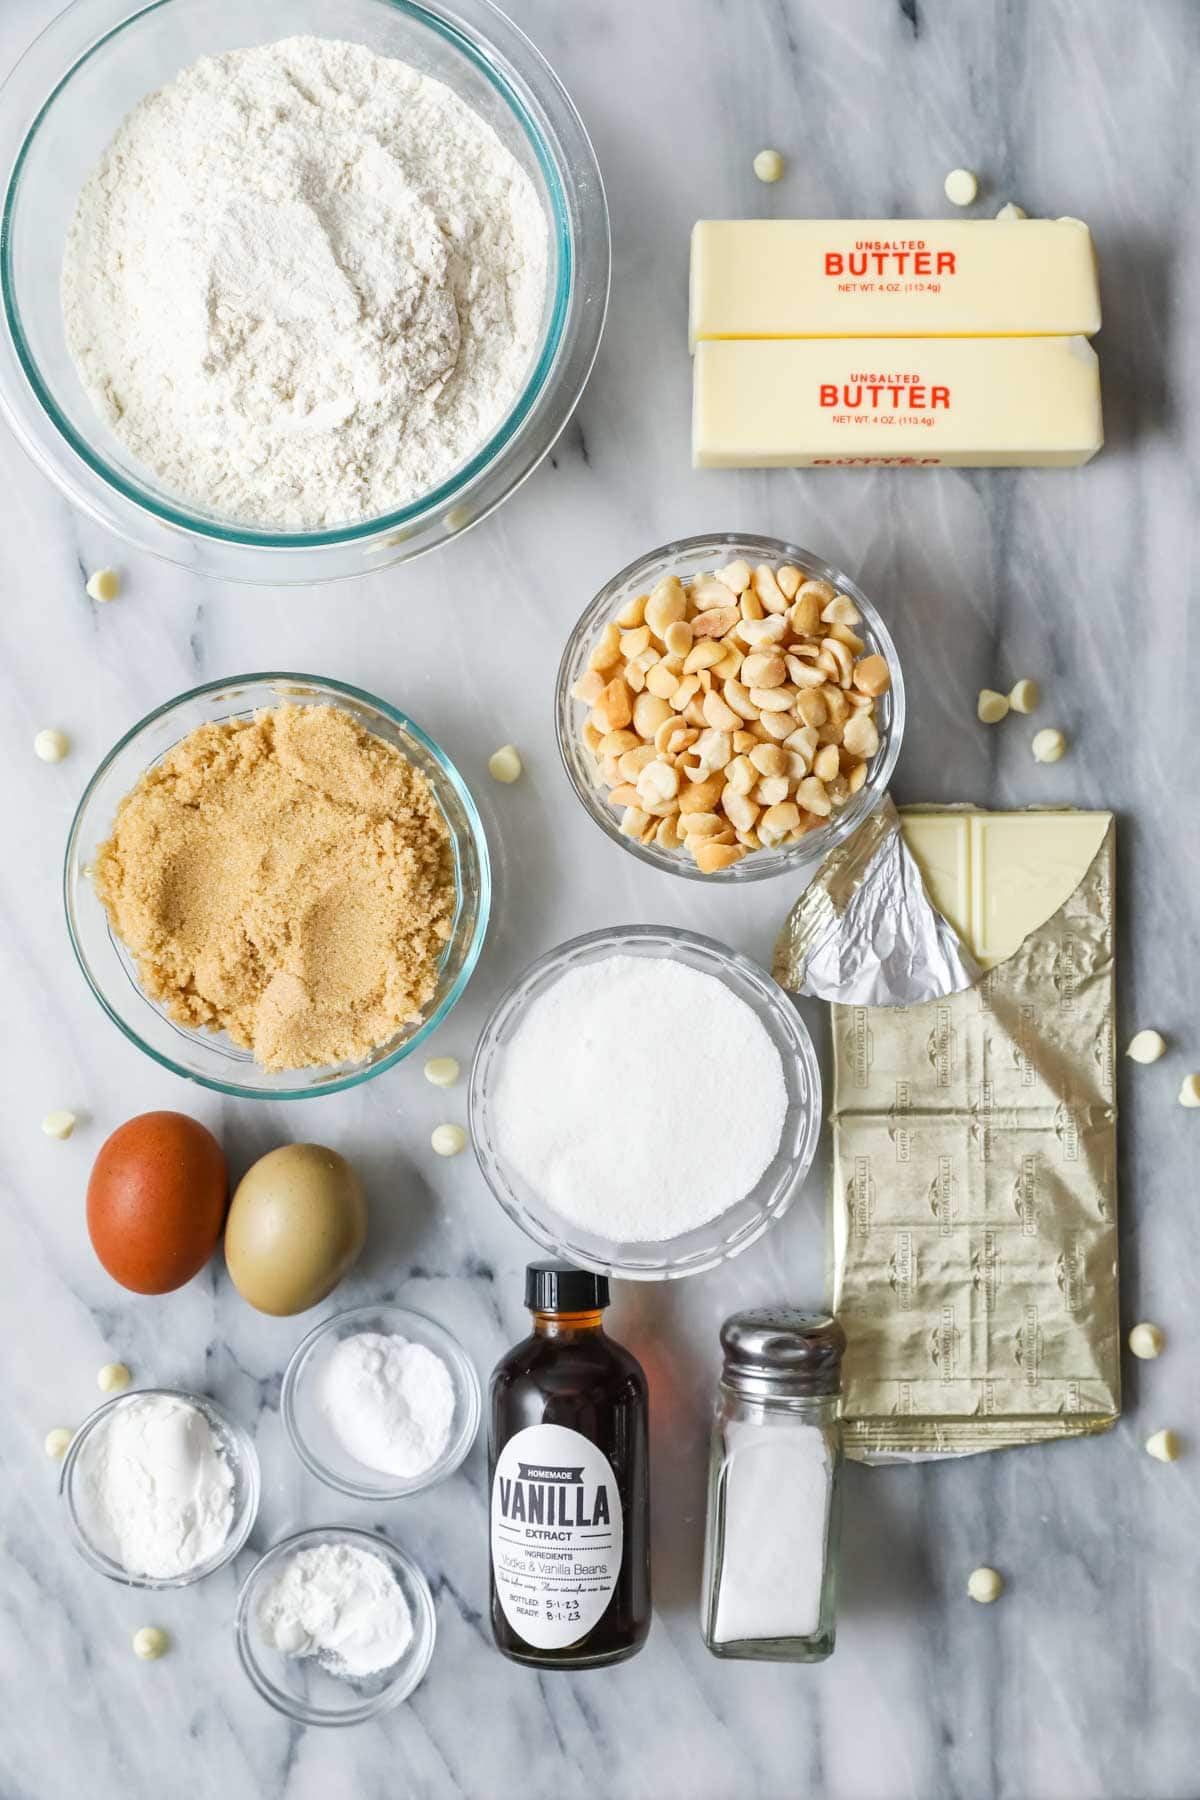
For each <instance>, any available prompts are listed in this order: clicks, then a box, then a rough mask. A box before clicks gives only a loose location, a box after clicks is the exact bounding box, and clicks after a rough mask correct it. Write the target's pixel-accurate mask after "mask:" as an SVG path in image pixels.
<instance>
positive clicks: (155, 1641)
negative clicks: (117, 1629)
mask: <svg viewBox="0 0 1200 1800" xmlns="http://www.w3.org/2000/svg"><path fill="white" fill-rule="evenodd" d="M170 1647H171V1640H170V1638H169V1637H168V1636H167V1634H166V1632H165V1631H164V1630H163V1629H162V1626H161V1625H143V1626H142V1628H141V1630H140V1631H135V1632H134V1634H133V1654H134V1655H135V1656H136V1657H138V1658H140V1660H141V1661H142V1662H157V1661H158V1659H159V1657H160V1656H165V1655H166V1654H167V1651H168V1650H169V1649H170Z"/></svg>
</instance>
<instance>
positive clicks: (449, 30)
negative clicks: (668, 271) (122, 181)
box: [0, 0, 610, 584]
mask: <svg viewBox="0 0 1200 1800" xmlns="http://www.w3.org/2000/svg"><path fill="white" fill-rule="evenodd" d="M297 37H314V38H324V39H332V40H340V41H342V42H348V43H351V44H354V45H358V46H362V47H364V48H365V49H366V50H369V51H371V52H374V53H376V54H378V55H382V56H385V57H389V58H392V59H394V60H396V61H399V62H403V63H406V64H408V65H410V66H411V67H413V68H415V69H417V70H418V71H419V72H420V73H422V74H424V75H427V76H430V77H432V78H433V79H434V80H435V81H438V82H440V83H442V84H443V85H444V87H446V88H448V89H449V90H450V91H451V93H452V94H453V95H454V96H456V97H457V98H458V99H459V100H460V101H462V102H463V103H464V104H465V105H466V106H467V107H469V108H470V109H471V111H472V112H473V113H474V114H476V115H478V116H479V117H480V118H482V120H483V121H484V122H485V124H486V125H487V126H489V127H490V128H491V130H492V132H494V133H495V136H496V138H498V139H499V142H500V144H501V145H502V146H503V147H504V150H505V151H507V152H508V153H510V154H511V156H512V157H513V158H514V159H515V160H516V162H517V164H518V165H519V167H520V169H521V171H523V174H524V176H525V177H527V178H528V182H529V183H530V184H531V191H532V193H533V194H534V195H535V196H536V200H535V205H536V208H537V209H538V210H539V211H540V213H541V215H542V217H543V219H544V223H545V236H546V246H547V247H546V270H545V280H544V283H543V284H541V285H542V289H543V291H542V293H541V318H540V322H537V323H535V324H533V325H532V327H531V329H530V331H529V334H528V341H529V352H528V359H527V366H525V367H524V369H523V371H522V370H521V369H519V368H515V367H514V369H512V370H511V371H510V373H511V375H512V378H513V387H512V391H513V395H514V398H513V399H512V402H511V405H510V406H509V407H508V410H507V413H506V414H505V416H503V417H502V418H500V419H499V420H498V422H497V421H495V420H492V419H490V418H488V422H487V423H486V425H485V434H484V436H483V437H482V438H479V437H476V438H475V440H474V441H471V440H470V427H469V419H467V420H465V421H464V422H460V429H459V430H457V431H456V432H455V433H454V434H452V436H451V438H450V440H449V441H450V442H451V444H452V445H453V446H457V447H458V448H460V449H461V451H462V460H461V461H458V462H456V463H454V464H453V465H452V466H447V459H446V455H444V454H443V455H441V456H440V459H439V460H438V461H436V462H435V463H434V465H433V466H434V467H436V468H438V469H439V470H440V471H441V472H440V473H439V474H438V475H437V476H436V478H435V482H434V484H433V485H432V486H429V487H428V489H427V491H424V492H421V491H419V482H420V475H419V472H417V473H415V474H414V471H413V470H411V469H410V471H409V472H410V474H412V475H414V479H416V480H417V483H418V486H417V488H416V490H414V491H410V492H409V493H408V494H407V495H405V496H404V497H402V499H401V500H400V501H398V503H396V504H390V503H387V502H385V504H388V510H385V511H378V512H377V513H376V516H368V517H364V516H348V517H347V518H346V521H345V522H344V523H343V522H341V521H340V518H339V517H336V516H329V517H325V518H324V519H323V522H322V523H321V524H320V525H319V526H309V525H304V526H301V527H293V526H291V525H284V526H280V527H273V526H272V525H271V524H269V523H268V524H259V523H247V522H245V519H246V517H248V515H242V514H239V515H237V516H234V515H233V514H230V515H229V516H226V514H225V513H224V512H223V511H222V510H221V507H220V506H219V505H217V504H215V503H213V504H211V505H210V504H199V503H196V502H191V501H186V500H183V499H181V497H180V494H181V491H182V487H181V485H180V484H177V483H173V482H171V481H168V480H165V479H161V478H160V477H158V476H156V475H155V474H154V473H153V472H152V471H151V470H150V468H149V467H148V466H146V464H145V462H144V461H142V460H139V459H138V458H137V457H135V456H134V455H133V454H131V452H130V450H129V449H128V448H127V446H126V444H125V442H124V441H123V439H122V437H121V436H120V435H119V432H118V431H117V430H114V429H112V427H111V426H110V425H109V424H107V423H106V422H105V420H104V418H102V417H101V414H100V412H99V411H98V410H97V407H96V404H95V403H94V400H93V397H92V395H91V394H89V392H88V391H87V390H86V389H85V386H84V384H83V381H82V380H81V378H80V374H79V372H78V370H77V367H76V362H75V360H74V358H73V356H72V352H71V348H70V343H69V341H68V330H67V327H66V325H65V322H64V313H63V305H62V300H61V296H60V281H61V277H62V271H63V256H64V246H65V244H66V241H67V236H68V229H69V227H70V224H71V221H72V218H73V216H74V212H75V207H76V203H77V200H78V198H79V195H80V192H81V189H82V188H83V187H84V184H85V182H86V181H87V179H88V177H89V176H90V175H91V174H92V172H93V171H94V170H95V168H96V167H97V165H98V163H99V162H100V159H101V157H102V155H103V153H104V151H105V149H106V147H107V146H108V145H109V143H110V142H111V140H112V138H113V136H114V134H115V133H116V131H117V130H118V127H120V126H121V124H122V122H123V121H124V120H125V119H126V117H127V116H128V114H129V113H130V111H131V109H132V108H134V107H135V106H136V105H137V104H138V102H140V101H141V100H143V99H144V98H145V97H146V96H148V95H150V94H152V93H155V92H156V91H157V90H159V89H161V88H162V87H163V86H164V85H166V84H167V83H170V82H173V81H174V80H175V78H176V77H177V76H178V75H179V74H180V72H181V71H182V70H184V69H187V68H189V67H190V66H191V65H193V64H194V63H196V62H197V61H198V60H199V59H200V58H202V57H205V56H213V55H219V54H221V53H223V52H226V51H231V50H245V49H246V48H247V47H248V46H259V45H268V44H272V43H274V42H276V41H277V40H281V39H285V38H297ZM468 166H469V164H468ZM0 184H2V185H3V224H2V233H0V294H2V298H3V306H4V311H5V317H6V321H7V327H8V329H7V332H6V333H4V334H3V342H2V343H0V407H2V408H3V411H4V413H5V415H6V416H7V418H8V420H9V423H10V424H11V425H12V427H13V429H14V430H15V432H16V434H17V436H18V438H19V439H20V440H21V442H22V443H23V445H24V446H25V448H26V449H27V451H28V452H29V453H30V454H31V455H32V456H33V458H34V460H35V461H36V462H37V463H38V464H39V465H40V467H41V468H42V469H43V470H44V471H45V473H46V474H48V475H49V476H50V477H51V479H52V480H54V481H55V482H56V483H57V484H58V486H59V487H60V488H61V489H62V490H63V491H64V492H65V493H66V494H67V495H68V496H69V498H70V499H72V500H73V501H74V502H75V503H76V504H77V505H79V506H80V507H82V508H83V509H84V510H85V511H86V512H87V513H89V514H90V515H91V516H92V517H93V518H94V519H96V520H98V521H99V522H100V523H102V524H103V525H105V526H106V527H107V528H108V529H110V530H112V531H114V532H116V533H117V534H118V535H119V536H121V537H123V538H125V539H126V540H127V541H129V542H131V543H133V544H135V545H137V546H138V547H139V548H141V549H145V550H149V551H152V552H154V553H155V554H158V555H160V556H162V557H164V558H166V559H167V560H169V561H172V562H177V563H180V564H183V565H185V566H187V567H189V568H191V569H193V570H195V571H197V572H198V573H203V574H208V575H213V576H217V577H220V578H222V579H226V580H233V581H247V582H268V583H272V584H287V583H312V582H319V581H324V580H331V579H337V578H341V577H346V576H350V575H358V574H369V573H371V572H372V571H373V570H375V569H378V568H380V567H383V566H386V565H387V564H389V563H393V562H399V561H402V560H404V559H406V558H408V557H412V556H416V555H419V554H421V553H422V552H423V551H425V550H428V549H431V548H433V547H435V546H436V545H438V544H440V543H444V542H445V541H446V540H447V539H449V538H451V537H453V536H455V535H457V534H458V533H459V532H461V531H463V530H464V529H466V528H467V527H469V526H470V525H472V524H474V523H476V522H477V521H478V520H479V519H481V518H483V517H484V516H485V515H486V514H487V513H489V512H491V511H492V510H493V508H494V507H496V506H497V505H499V503H500V502H501V501H502V500H503V499H505V498H506V497H507V495H509V494H510V493H511V492H512V491H513V490H514V488H516V487H517V486H518V485H519V484H520V482H522V481H523V480H524V478H525V477H526V476H527V475H528V474H529V473H530V472H531V471H532V470H533V469H534V468H535V467H536V465H537V464H538V463H539V462H540V460H541V459H542V457H543V456H544V455H545V454H546V452H547V451H548V450H549V449H550V447H551V445H552V444H553V443H554V441H555V439H556V438H557V437H558V435H559V433H560V432H561V430H562V428H563V426H564V425H565V423H566V421H567V419H568V418H569V416H570V414H571V412H572V410H573V408H574V406H575V404H576V401H577V400H578V398H579V395H580V393H581V391H582V388H583V385H584V382H585V381H586V379H587V376H588V373H589V371H590V369H591V366H592V363H593V360H594V358H595V354H596V350H597V347H598V344H599V340H600V334H601V330H602V327H603V322H604V315H605V309H606V306H607V299H608V283H609V266H610V244H609V225H608V210H607V206H606V203H605V198H604V188H603V184H602V181H601V178H600V172H599V169H598V167H597V164H596V159H595V155H594V153H593V151H592V147H591V144H590V142H589V140H588V136H587V133H586V131H585V129H584V127H583V124H582V122H581V121H580V119H579V116H578V114H577V113H576V111H575V108H574V106H573V105H572V102H571V100H570V98H569V96H568V95H567V93H566V91H565V90H564V88H563V87H562V85H561V83H560V82H559V80H558V78H557V77H556V76H555V74H554V72H553V71H552V70H551V68H550V67H549V65H548V64H547V63H546V62H545V61H544V59H543V58H542V57H541V56H540V55H539V53H538V52H537V50H535V49H534V47H533V45H532V44H530V42H529V40H528V39H527V38H526V37H525V36H524V35H523V33H522V32H521V31H519V30H518V29H517V27H516V26H514V25H513V24H512V23H511V22H510V21H509V20H508V19H506V18H505V17H504V15H503V14H502V13H500V12H499V11H497V10H496V8H495V7H494V6H493V5H491V4H490V0H453V4H450V5H446V4H442V3H441V0H420V3H418V0H259V4H258V5H257V6H256V7H254V8H253V19H252V21H251V23H250V24H249V25H248V24H247V13H246V8H245V5H244V3H243V0H206V3H205V5H204V6H203V7H197V6H196V5H195V4H194V3H193V0H157V3H156V4H153V5H145V4H135V3H133V0H75V4H74V5H73V6H71V7H69V8H68V10H67V11H66V12H65V13H63V14H62V15H61V16H60V17H59V18H58V19H57V20H56V21H55V22H54V23H53V24H52V25H51V26H50V27H49V28H48V30H46V31H45V32H44V33H43V34H42V36H41V37H40V38H38V39H37V41H36V42H35V43H34V44H33V46H32V47H31V48H30V50H29V51H28V52H27V53H26V55H25V56H24V58H23V59H22V60H21V62H20V63H18V65H17V67H16V69H15V70H14V71H13V73H12V75H11V76H10V78H9V80H8V82H7V84H6V85H5V87H4V88H3V90H0ZM486 191H487V194H488V196H489V198H488V199H487V202H486V204H487V205H488V206H491V205H492V204H493V202H492V199H491V198H490V196H491V194H492V192H493V190H492V189H488V190H486ZM484 204H485V202H484V201H483V200H482V199H481V201H480V205H481V206H483V205H484ZM267 210H268V211H269V210H270V209H267ZM265 229H266V225H265V224H264V222H263V221H260V222H259V224H258V225H255V223H254V221H253V220H251V221H249V222H246V221H243V222H242V224H241V225H240V226H238V228H237V231H236V232H235V237H236V239H237V241H238V242H239V243H243V244H244V243H246V242H251V243H253V242H256V241H257V238H258V237H261V235H262V231H263V230H265ZM306 237H307V234H306V233H305V232H303V231H299V230H298V231H297V233H296V244H295V246H294V248H296V249H297V251H298V253H301V254H302V253H303V246H304V243H305V241H306ZM434 253H436V245H435V247H434ZM407 254H408V249H407V246H406V251H405V255H406V256H407ZM396 261H397V268H401V267H404V268H405V269H406V270H407V273H409V274H411V273H412V269H408V268H407V264H406V263H405V262H404V259H403V258H401V257H400V256H399V254H398V255H397V259H396ZM388 266H389V265H388V262H387V259H386V257H385V258H384V261H383V265H382V275H381V280H382V282H383V291H384V292H385V293H386V292H387V281H388V275H387V270H388ZM416 267H417V263H416V261H415V253H414V261H413V268H416ZM333 276H334V277H335V278H338V279H340V277H337V271H336V269H334V270H333ZM357 279H358V278H357V277H356V280H357ZM283 285H284V288H285V290H286V288H287V284H286V283H284V284H283ZM397 286H399V283H398V284H397ZM351 287H352V288H353V291H354V292H355V293H357V292H358V288H357V287H355V286H354V284H353V283H351ZM417 287H418V288H420V287H421V284H420V283H417ZM189 295H190V288H189V289H188V290H187V291H186V292H185V291H183V289H181V291H180V292H179V293H178V295H177V296H175V295H174V293H173V287H172V276H170V275H168V276H166V277H165V278H164V280H163V303H162V305H161V306H156V307H152V308H150V309H148V310H149V311H150V312H152V313H153V319H151V320H148V321H145V322H144V323H145V325H146V328H148V329H151V330H155V329H157V326H158V324H159V322H161V320H162V319H163V318H164V317H165V318H167V319H168V320H171V319H173V308H174V306H175V304H176V299H177V300H178V305H179V307H180V310H181V313H182V311H183V310H184V309H185V308H186V306H187V304H188V300H189ZM191 297H192V298H193V299H194V298H195V296H191ZM253 298H254V296H253V294H252V295H251V299H253ZM535 303H536V297H535V300H534V302H533V303H531V304H535ZM418 304H419V302H418ZM272 305H273V303H272ZM348 305H349V306H350V312H351V314H353V311H354V305H355V302H354V299H353V293H351V295H350V298H349V300H348ZM364 305H365V302H364ZM456 307H457V311H458V313H459V324H460V325H461V324H462V323H463V316H464V315H463V303H462V302H461V300H459V301H458V302H456ZM267 310H268V311H270V309H269V308H268V309H267ZM253 311H254V308H253V307H250V309H249V312H250V313H252V312H253ZM201 312H203V307H202V308H201ZM247 316H249V314H248V315H247ZM272 316H273V315H272ZM532 316H533V315H532V314H531V317H532ZM366 324H367V325H369V326H370V327H371V328H372V330H373V329H374V327H375V320H374V319H373V318H372V319H367V320H366ZM446 328H447V330H451V331H453V329H454V327H453V325H452V323H449V324H447V327H446ZM201 329H211V330H213V331H215V330H216V329H217V326H216V324H212V325H211V327H209V328H205V327H203V325H202V323H201ZM240 329H241V327H240V326H239V330H240ZM464 330H465V326H464ZM132 335H133V336H134V338H135V339H136V335H137V334H136V332H135V333H133V334H132ZM481 335H486V334H481ZM235 336H236V334H235ZM522 342H523V343H524V339H522ZM405 355H406V356H407V351H406V352H405ZM299 366H300V368H301V370H303V369H304V367H305V360H304V359H303V358H300V359H299ZM406 367H407V365H406ZM405 379H407V375H406V376H405ZM413 379H414V381H415V382H416V384H417V386H418V387H421V385H422V383H423V382H424V380H425V375H421V376H417V375H414V377H413ZM431 379H432V378H431ZM296 380H297V386H298V387H299V384H300V381H301V377H300V376H297V378H296ZM169 385H170V384H169ZM436 385H437V384H436V381H434V382H433V387H431V389H430V391H431V392H432V391H433V390H434V388H436ZM485 387H486V384H484V385H481V387H480V390H479V391H480V394H481V396H482V395H483V394H484V392H485ZM506 391H507V390H506ZM110 395H115V390H110ZM118 404H119V399H118ZM286 404H287V405H289V406H292V405H296V404H298V403H297V402H296V401H295V398H294V397H293V398H292V399H289V400H287V402H286ZM317 410H319V409H313V408H309V409H308V410H307V411H304V413H303V417H302V418H301V420H300V422H299V424H297V425H296V428H295V433H296V435H302V432H303V431H306V430H307V429H308V427H309V421H310V420H311V419H313V418H314V417H315V416H316V411H317ZM113 416H114V417H115V416H116V414H115V413H114V414H113ZM150 416H151V417H153V416H154V408H153V407H151V408H150ZM225 416H226V417H228V416H229V414H228V413H227V414H226V415H225ZM481 417H487V414H486V408H484V409H483V410H482V411H481ZM270 423H271V427H272V430H274V429H275V427H276V426H278V425H279V420H278V418H275V417H274V416H272V419H271V421H270ZM283 430H284V433H285V438H286V439H287V441H288V443H289V444H290V443H291V442H293V441H295V437H294V436H292V435H291V434H292V426H291V424H290V423H289V422H288V421H285V422H284V426H283ZM180 441H181V443H182V444H183V446H184V454H185V455H187V454H190V451H189V450H188V445H189V442H191V444H192V448H193V449H194V440H191V439H190V437H189V434H187V433H184V434H182V437H181V440H180ZM401 441H403V433H401ZM212 448H213V451H214V455H215V457H216V460H217V462H218V463H219V462H220V459H221V457H222V456H223V455H224V453H225V449H226V445H225V442H224V439H223V438H222V437H220V436H218V437H216V438H214V441H213V446H212ZM441 448H442V451H445V450H446V444H443V445H442V447H441ZM348 454H349V451H348ZM455 454H456V455H457V450H456V451H455ZM271 460H272V459H271V458H267V459H265V463H266V465H269V463H270V461H271ZM410 486H411V484H410ZM378 498H381V496H380V493H379V489H378V487H377V486H375V485H372V486H371V487H370V490H369V494H368V499H367V501H364V505H368V504H370V505H373V504H374V501H375V500H376V499H378Z"/></svg>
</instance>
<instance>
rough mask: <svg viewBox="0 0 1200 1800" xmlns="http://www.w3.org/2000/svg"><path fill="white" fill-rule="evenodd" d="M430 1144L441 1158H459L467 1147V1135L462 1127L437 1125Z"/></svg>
mask: <svg viewBox="0 0 1200 1800" xmlns="http://www.w3.org/2000/svg"><path fill="white" fill-rule="evenodd" d="M429 1142H430V1143H431V1144H432V1145H433V1148H434V1149H435V1150H436V1151H437V1154H438V1155H439V1156H457V1155H458V1154H459V1152H460V1151H462V1150H465V1149H466V1147H467V1134H466V1132H465V1131H464V1130H463V1128H462V1126H461V1125H437V1126H435V1127H434V1130H433V1135H432V1136H431V1137H430V1139H429Z"/></svg>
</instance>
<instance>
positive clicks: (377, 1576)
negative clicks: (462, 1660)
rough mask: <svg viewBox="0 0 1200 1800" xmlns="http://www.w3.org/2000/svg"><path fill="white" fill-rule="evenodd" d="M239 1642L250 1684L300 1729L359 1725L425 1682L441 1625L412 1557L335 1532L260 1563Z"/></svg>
mask: <svg viewBox="0 0 1200 1800" xmlns="http://www.w3.org/2000/svg"><path fill="white" fill-rule="evenodd" d="M297 1576H302V1579H300V1580H297ZM306 1589H308V1590H309V1591H308V1593H307V1595H306V1593H305V1590H306ZM234 1633H235V1636H236V1640H237V1651H238V1657H239V1659H240V1661H241V1665H242V1668H243V1670H244V1671H245V1674H246V1676H247V1678H248V1680H249V1681H250V1683H251V1685H252V1687H253V1688H254V1689H255V1691H256V1692H257V1693H258V1694H260V1695H261V1696H262V1698H263V1699H264V1700H265V1701H267V1703H268V1705H270V1706H273V1707H274V1708H275V1710H276V1712H280V1713H283V1715H284V1716H285V1718H289V1719H293V1720H295V1721H296V1723H297V1724H300V1725H359V1724H362V1723H363V1722H364V1721H365V1720H367V1719H374V1718H377V1717H378V1716H379V1714H380V1713H385V1712H389V1711H390V1710H391V1708H392V1707H394V1706H399V1705H400V1703H401V1701H402V1700H406V1699H407V1698H408V1696H409V1695H410V1694H411V1693H412V1691H413V1689H414V1688H415V1687H417V1685H418V1684H419V1683H420V1682H421V1681H422V1680H423V1679H424V1676H425V1672H426V1670H427V1669H428V1668H429V1663H430V1659H431V1658H432V1656H433V1646H434V1642H435V1640H436V1637H437V1616H436V1614H435V1612H434V1605H433V1595H432V1594H431V1592H430V1589H429V1583H428V1581H427V1580H426V1579H425V1576H424V1575H423V1574H422V1572H421V1570H420V1569H419V1568H418V1567H417V1565H416V1563H415V1562H414V1561H413V1560H412V1558H411V1557H410V1556H407V1555H405V1553H404V1551H403V1550H401V1549H400V1548H399V1547H398V1546H397V1545H395V1544H393V1543H391V1542H389V1540H388V1539H387V1538H385V1537H381V1536H380V1535H378V1534H377V1533H376V1532H374V1531H359V1530H356V1529H354V1528H353V1527H351V1526H337V1525H328V1526H318V1527H316V1528H314V1529H313V1530H310V1531H301V1532H297V1534H296V1535H295V1536H294V1537H289V1538H284V1539H283V1540H282V1542H281V1543H278V1544H274V1545H272V1547H271V1549H270V1550H268V1551H267V1552H266V1554H265V1555H264V1556H261V1557H260V1558H259V1560H258V1561H257V1562H256V1563H255V1565H254V1567H253V1568H252V1569H251V1571H250V1573H249V1575H247V1577H246V1579H245V1581H244V1582H243V1583H242V1590H241V1593H240V1594H239V1595H238V1603H237V1616H236V1619H235V1622H234Z"/></svg>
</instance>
